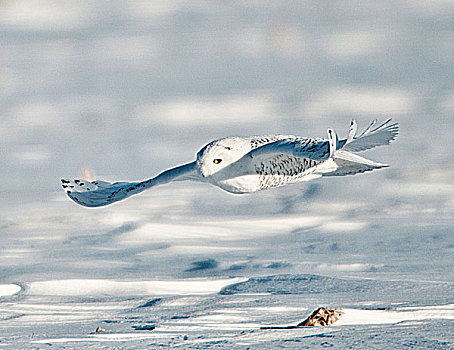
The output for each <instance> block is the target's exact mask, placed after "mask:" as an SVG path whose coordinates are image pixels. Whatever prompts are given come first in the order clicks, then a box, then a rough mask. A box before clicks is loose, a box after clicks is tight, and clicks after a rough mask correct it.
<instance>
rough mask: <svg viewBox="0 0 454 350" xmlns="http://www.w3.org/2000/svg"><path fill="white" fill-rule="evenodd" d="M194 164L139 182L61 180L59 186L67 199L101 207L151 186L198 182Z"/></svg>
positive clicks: (88, 205) (84, 204) (87, 205)
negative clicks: (188, 181)
mask: <svg viewBox="0 0 454 350" xmlns="http://www.w3.org/2000/svg"><path fill="white" fill-rule="evenodd" d="M195 169H196V162H191V163H187V164H184V165H180V166H178V167H175V168H172V169H169V170H165V171H163V172H162V173H160V174H159V175H157V176H155V177H153V178H151V179H148V180H144V181H140V182H114V183H111V182H107V181H102V180H95V181H91V182H90V181H86V180H80V179H76V180H67V179H62V180H61V186H62V187H63V189H64V190H65V192H66V194H67V195H68V197H69V198H71V199H72V200H73V201H74V202H76V203H77V204H80V205H83V206H85V207H101V206H104V205H108V204H112V203H114V202H118V201H120V200H122V199H125V198H128V197H130V196H132V195H135V194H138V193H141V192H143V191H145V190H147V189H149V188H151V187H153V186H156V185H161V184H165V183H168V182H171V181H183V180H196V181H197V180H200V179H199V176H198V175H197V172H196V171H195Z"/></svg>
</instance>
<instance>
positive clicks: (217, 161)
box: [213, 158, 222, 164]
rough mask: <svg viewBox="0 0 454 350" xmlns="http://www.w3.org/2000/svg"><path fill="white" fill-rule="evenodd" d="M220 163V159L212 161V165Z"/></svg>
mask: <svg viewBox="0 0 454 350" xmlns="http://www.w3.org/2000/svg"><path fill="white" fill-rule="evenodd" d="M220 162H222V159H219V158H217V159H215V160H213V163H214V164H219V163H220Z"/></svg>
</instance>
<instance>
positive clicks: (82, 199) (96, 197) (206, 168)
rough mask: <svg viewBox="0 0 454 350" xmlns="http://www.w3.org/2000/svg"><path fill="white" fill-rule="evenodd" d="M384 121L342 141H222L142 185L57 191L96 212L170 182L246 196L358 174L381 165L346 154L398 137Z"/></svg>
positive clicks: (81, 184) (99, 184) (69, 185)
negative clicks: (206, 185)
mask: <svg viewBox="0 0 454 350" xmlns="http://www.w3.org/2000/svg"><path fill="white" fill-rule="evenodd" d="M390 122H391V120H387V121H386V122H385V123H383V124H381V125H380V126H378V127H375V128H374V126H375V123H376V122H375V121H374V122H373V123H372V124H371V125H370V126H369V127H368V128H367V129H366V130H365V131H364V132H363V133H362V134H360V135H359V136H356V130H357V125H356V122H355V121H352V123H351V124H350V129H349V133H348V137H347V138H345V139H341V140H339V139H338V138H337V134H336V133H335V132H334V131H333V130H331V129H328V139H322V138H305V137H299V136H292V135H270V136H252V137H227V138H223V139H219V140H215V141H212V142H210V143H208V144H207V145H205V146H204V147H203V148H202V149H201V150H200V151H199V152H198V153H197V158H196V160H195V161H193V162H191V163H187V164H184V165H181V166H178V167H176V168H173V169H169V170H166V171H164V172H162V173H161V174H159V175H157V176H156V177H154V178H151V179H148V180H145V181H140V182H132V183H131V182H116V183H109V182H106V181H101V180H96V181H93V182H90V181H86V180H74V181H73V180H65V179H62V187H63V188H64V190H65V191H66V193H67V195H68V196H69V197H70V198H71V199H72V200H74V201H75V202H76V203H78V204H80V205H83V206H87V207H98V206H104V205H108V204H111V203H114V202H117V201H119V200H122V199H125V198H127V197H129V196H131V195H134V194H138V193H140V192H142V191H144V190H146V189H148V188H151V187H153V186H156V185H159V184H164V183H168V182H171V181H181V180H194V181H200V182H207V183H211V184H213V185H215V186H217V187H219V188H221V189H223V190H225V191H227V192H231V193H251V192H256V191H260V190H264V189H268V188H273V187H279V186H283V185H287V184H291V183H297V182H302V181H308V180H312V179H314V178H318V177H321V176H342V175H352V174H357V173H363V172H366V171H371V170H374V169H379V168H383V167H386V166H387V165H385V164H380V163H376V162H373V161H371V160H368V159H365V158H362V157H360V156H358V155H356V154H354V153H352V152H359V151H363V150H366V149H370V148H373V147H376V146H380V145H387V144H389V143H390V142H391V141H392V140H394V139H395V137H396V136H397V134H398V125H397V123H394V124H391V123H390Z"/></svg>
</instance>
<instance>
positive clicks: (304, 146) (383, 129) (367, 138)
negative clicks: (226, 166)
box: [248, 119, 399, 161]
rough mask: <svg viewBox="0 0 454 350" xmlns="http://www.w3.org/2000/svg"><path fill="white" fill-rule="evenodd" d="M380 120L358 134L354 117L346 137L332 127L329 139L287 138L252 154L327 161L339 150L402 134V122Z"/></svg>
mask: <svg viewBox="0 0 454 350" xmlns="http://www.w3.org/2000/svg"><path fill="white" fill-rule="evenodd" d="M376 123H377V121H376V120H374V121H373V122H372V123H371V124H370V125H369V126H368V127H367V128H366V130H365V131H364V132H362V133H361V134H360V135H358V136H356V131H357V129H358V127H357V123H356V121H355V120H352V121H351V123H350V128H349V131H348V136H347V138H345V139H341V140H339V139H338V137H337V134H336V133H335V132H334V131H333V130H332V129H328V139H320V138H315V139H314V138H304V137H286V138H282V139H279V140H276V141H272V142H269V143H266V144H264V145H262V146H259V147H257V148H255V149H253V150H251V151H250V152H249V153H248V155H249V156H251V157H252V158H254V157H258V156H262V155H272V154H287V155H291V156H294V157H298V158H305V159H310V160H315V161H324V160H328V159H329V158H332V157H333V155H334V153H335V152H336V151H338V150H343V151H344V152H345V151H348V152H359V151H364V150H367V149H371V148H374V147H377V146H383V145H388V144H389V143H390V142H391V141H393V140H394V139H395V138H396V136H397V134H398V133H399V126H398V124H397V123H391V119H388V120H386V121H385V122H384V123H382V124H380V125H379V126H377V127H376V128H374V126H375V124H376Z"/></svg>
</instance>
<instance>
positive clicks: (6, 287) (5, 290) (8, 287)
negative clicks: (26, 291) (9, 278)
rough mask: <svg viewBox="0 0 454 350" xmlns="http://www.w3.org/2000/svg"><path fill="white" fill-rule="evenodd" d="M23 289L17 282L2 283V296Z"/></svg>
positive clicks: (0, 289) (0, 286)
mask: <svg viewBox="0 0 454 350" xmlns="http://www.w3.org/2000/svg"><path fill="white" fill-rule="evenodd" d="M21 289H22V288H21V287H20V286H18V285H17V284H0V297H4V296H9V295H13V294H16V293H19V292H20V291H21Z"/></svg>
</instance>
